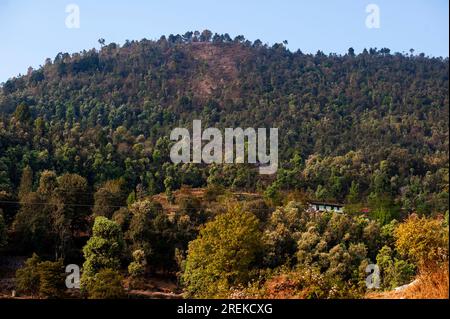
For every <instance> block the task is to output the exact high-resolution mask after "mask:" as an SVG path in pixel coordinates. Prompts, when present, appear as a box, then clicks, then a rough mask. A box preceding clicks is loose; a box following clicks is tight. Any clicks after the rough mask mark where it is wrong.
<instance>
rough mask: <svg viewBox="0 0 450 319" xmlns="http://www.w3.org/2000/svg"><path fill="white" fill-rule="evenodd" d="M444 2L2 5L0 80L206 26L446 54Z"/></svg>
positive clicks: (296, 41) (51, 1)
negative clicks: (372, 7) (375, 13)
mask: <svg viewBox="0 0 450 319" xmlns="http://www.w3.org/2000/svg"><path fill="white" fill-rule="evenodd" d="M71 3H74V4H77V5H78V6H79V8H80V28H79V29H69V28H67V27H66V24H65V20H66V17H67V16H68V13H66V11H65V10H66V6H67V5H68V4H71ZM371 3H374V4H376V5H378V7H379V8H380V28H372V29H369V28H367V27H366V23H365V21H366V17H367V16H368V15H369V13H366V6H367V5H368V4H371ZM448 10H449V4H448V1H447V0H368V1H364V0H342V1H337V0H309V1H299V0H267V1H265V0H227V1H221V2H219V1H206V0H190V1H181V0H164V1H163V0H161V1H157V0H147V1H144V0H127V1H115V0H96V1H93V0H90V1H89V0H70V1H66V0H39V1H36V0H0V41H1V42H0V43H1V49H0V82H4V81H6V80H7V79H8V78H10V77H12V76H16V75H18V74H19V73H22V74H24V73H26V71H27V69H28V67H29V66H33V67H35V68H36V67H39V65H41V64H43V63H44V61H45V58H47V57H50V58H52V59H53V58H54V57H55V56H56V54H57V53H58V52H69V53H72V52H78V51H81V50H83V49H90V48H93V47H99V44H98V42H97V40H98V39H99V38H105V39H106V42H107V43H109V42H117V43H120V44H122V43H124V41H125V40H126V39H130V40H140V39H142V38H147V39H158V38H159V37H160V36H161V35H162V34H165V35H168V34H170V33H174V34H176V33H180V34H183V33H185V32H186V31H189V30H200V31H201V30H203V29H205V28H207V29H210V30H211V31H213V32H217V33H226V32H228V33H229V34H230V35H231V36H235V35H238V34H243V35H244V36H245V37H246V38H247V39H250V40H255V39H258V38H259V39H261V40H262V41H263V42H264V43H269V44H272V43H274V42H281V41H283V40H288V41H289V45H288V47H289V48H290V49H291V50H297V49H301V50H302V51H303V52H307V53H310V52H316V51H317V50H319V49H320V50H322V51H324V52H325V53H330V52H336V53H345V52H347V49H348V48H349V47H353V48H355V50H356V52H360V51H361V50H362V49H363V48H365V47H366V48H369V47H377V48H382V47H388V48H390V49H391V50H392V51H393V52H408V51H409V49H411V48H414V49H415V52H416V53H420V52H424V53H425V54H426V55H430V56H444V57H448V55H449V53H448V52H449V51H448V47H449V31H448V27H449V16H448Z"/></svg>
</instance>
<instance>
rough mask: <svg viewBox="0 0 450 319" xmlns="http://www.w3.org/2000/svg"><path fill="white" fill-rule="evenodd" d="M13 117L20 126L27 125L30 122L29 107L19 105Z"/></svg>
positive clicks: (22, 104)
mask: <svg viewBox="0 0 450 319" xmlns="http://www.w3.org/2000/svg"><path fill="white" fill-rule="evenodd" d="M14 117H15V118H16V119H17V120H18V121H19V122H20V123H22V124H29V122H30V121H31V113H30V108H29V106H28V105H27V104H26V103H21V104H19V105H18V106H17V108H16V111H15V112H14Z"/></svg>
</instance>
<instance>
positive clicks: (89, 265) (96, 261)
mask: <svg viewBox="0 0 450 319" xmlns="http://www.w3.org/2000/svg"><path fill="white" fill-rule="evenodd" d="M123 248H124V241H123V236H122V230H121V228H120V226H119V225H118V224H117V223H115V222H113V221H110V220H109V219H107V218H106V217H103V216H100V217H97V218H96V219H95V222H94V226H93V228H92V237H91V238H90V239H89V240H88V242H87V243H86V246H84V248H83V253H84V258H85V262H84V264H83V274H82V277H81V284H82V286H84V287H88V286H89V284H90V281H91V280H93V278H95V275H96V274H97V273H98V272H99V271H100V270H102V269H112V270H118V269H120V265H121V262H120V259H121V257H122V253H123Z"/></svg>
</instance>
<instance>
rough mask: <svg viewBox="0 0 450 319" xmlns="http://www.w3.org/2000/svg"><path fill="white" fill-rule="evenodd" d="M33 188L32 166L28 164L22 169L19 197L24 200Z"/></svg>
mask: <svg viewBox="0 0 450 319" xmlns="http://www.w3.org/2000/svg"><path fill="white" fill-rule="evenodd" d="M32 190H33V171H32V170H31V167H30V166H26V167H25V168H24V169H23V171H22V177H21V179H20V186H19V199H20V200H22V199H23V198H24V197H25V195H27V194H28V193H31V191H32Z"/></svg>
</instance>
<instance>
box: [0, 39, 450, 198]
mask: <svg viewBox="0 0 450 319" xmlns="http://www.w3.org/2000/svg"><path fill="white" fill-rule="evenodd" d="M100 42H101V44H102V48H101V50H90V51H84V52H81V53H75V54H68V53H59V54H58V55H57V56H56V57H55V58H54V59H53V60H51V59H48V60H47V61H46V63H45V65H44V66H43V67H42V68H40V69H38V70H31V69H30V70H29V72H28V74H27V75H24V76H20V77H17V78H14V79H11V80H9V81H7V82H6V83H4V84H3V86H2V89H1V92H0V114H1V119H0V184H1V185H0V189H3V190H5V191H8V192H12V193H14V192H15V190H16V189H17V187H18V184H19V180H20V175H21V171H22V169H23V168H24V167H26V166H27V165H29V166H30V167H31V169H32V170H33V171H34V172H35V175H36V176H37V175H38V174H39V172H41V171H43V170H45V169H50V170H55V171H56V172H57V173H58V174H63V173H66V172H71V173H77V174H79V175H81V176H83V177H85V178H87V179H88V181H89V183H90V185H91V187H94V186H96V185H99V184H100V183H102V182H104V181H106V180H110V179H114V178H119V177H124V178H125V179H126V180H127V185H129V187H130V188H134V187H136V186H137V185H140V186H141V187H142V188H143V189H145V191H146V192H148V193H155V192H158V191H162V190H164V188H165V187H166V188H167V185H165V183H164V181H165V180H166V179H167V177H168V176H169V175H174V176H176V177H177V180H176V181H170V182H167V183H166V184H172V186H171V187H175V188H176V187H178V186H179V185H181V184H191V185H193V186H202V185H205V184H206V182H207V179H208V177H209V179H208V181H211V182H213V181H214V178H213V177H214V176H212V175H213V174H217V175H220V176H221V177H222V178H221V179H222V181H223V183H225V184H226V185H224V186H227V187H228V186H230V187H237V188H239V187H242V188H249V187H253V188H255V187H256V185H257V183H256V182H255V180H254V179H252V178H256V177H254V176H253V175H252V174H253V173H248V172H246V171H245V172H244V171H242V170H241V171H239V170H240V169H241V168H236V169H234V168H233V169H231V168H229V171H226V169H225V168H217V167H215V168H214V170H211V169H209V168H205V169H203V168H200V167H192V166H184V167H173V165H171V164H165V165H164V163H168V162H169V160H168V157H167V156H168V152H167V149H168V146H167V143H168V141H167V139H168V136H169V132H170V130H171V129H173V128H174V127H178V126H186V127H189V126H190V125H191V123H192V120H193V119H201V120H202V124H203V127H209V126H216V127H218V128H220V129H224V128H226V127H238V126H240V127H243V128H245V127H278V128H279V145H280V152H279V153H280V157H281V163H282V165H283V166H284V167H285V169H286V170H281V171H279V174H278V175H279V177H280V174H281V175H283V174H285V173H286V172H288V173H292V174H291V175H290V174H287V173H286V174H285V175H286V176H287V177H286V176H285V177H283V176H281V177H282V178H281V180H280V181H279V182H278V184H277V187H278V188H280V189H282V188H302V189H309V190H312V191H313V192H315V194H316V195H318V197H323V198H334V199H339V200H343V199H344V197H345V196H347V194H348V193H349V192H350V189H351V185H352V182H355V183H354V184H355V185H356V183H357V184H358V185H359V191H358V192H359V194H360V195H361V194H366V195H367V194H368V193H369V192H370V191H373V190H374V189H375V188H376V187H386V188H387V187H388V186H389V191H392V193H394V194H397V195H398V194H401V193H402V192H401V189H402V187H406V186H408V185H410V184H411V183H413V182H415V180H414V178H416V179H418V182H417V181H416V182H417V183H418V185H419V186H420V187H422V185H423V183H424V182H425V180H427V181H428V180H429V184H431V185H429V186H427V187H428V189H427V190H424V192H426V194H430V193H436V194H438V193H441V192H443V191H445V190H447V191H448V177H447V179H445V178H446V177H445V176H446V175H447V174H448V151H449V144H448V142H449V140H448V137H449V136H448V131H449V122H448V115H449V94H448V86H449V61H448V58H445V59H442V58H429V57H426V56H424V55H423V54H399V53H393V52H390V50H389V49H381V50H377V49H369V50H364V52H362V53H360V54H355V53H354V51H353V49H351V48H350V49H349V51H348V54H345V55H335V54H332V55H325V54H323V53H322V52H320V51H319V52H318V53H317V54H315V55H312V54H304V53H302V52H301V51H297V52H291V51H289V50H288V49H286V47H285V45H284V44H275V45H272V46H268V45H264V44H263V43H262V42H261V41H259V40H257V41H255V42H250V41H248V40H246V39H245V38H244V37H242V36H238V37H236V38H235V39H231V38H230V37H229V36H228V35H227V34H225V35H217V34H216V35H214V36H212V34H210V33H209V32H205V31H204V32H203V33H201V34H200V33H192V32H188V33H186V34H185V35H183V36H180V35H170V36H169V37H167V38H166V37H161V39H159V40H158V41H150V40H142V41H131V42H129V41H127V42H126V43H125V44H124V45H123V46H119V45H117V44H115V43H110V44H105V43H104V41H103V40H101V41H100ZM296 165H298V167H295V166H296ZM297 168H298V170H296V169H297ZM177 170H182V171H181V172H180V174H177V173H174V171H177ZM218 171H220V172H218ZM227 174H228V175H227ZM377 174H378V175H380V174H381V175H382V177H380V178H381V179H383V181H385V182H384V183H385V184H386V185H387V184H388V186H386V185H384V186H380V185H378V184H376V183H377V182H376V181H375V179H376V177H377V176H378V175H377ZM383 174H384V175H383ZM242 175H244V176H245V177H242ZM249 176H253V177H252V178H250V177H249ZM288 177H289V178H288ZM291 177H292V178H291ZM279 179H280V178H279ZM35 182H36V180H35ZM380 183H381V182H380ZM377 185H378V186H377ZM320 187H322V188H320ZM355 187H356V186H355ZM318 188H319V189H318ZM424 196H425V195H424ZM427 196H428V195H427Z"/></svg>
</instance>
